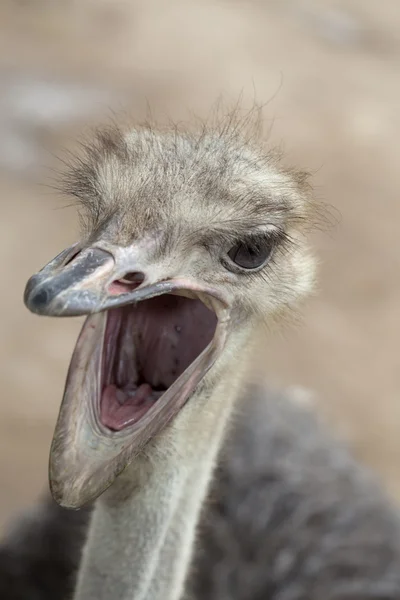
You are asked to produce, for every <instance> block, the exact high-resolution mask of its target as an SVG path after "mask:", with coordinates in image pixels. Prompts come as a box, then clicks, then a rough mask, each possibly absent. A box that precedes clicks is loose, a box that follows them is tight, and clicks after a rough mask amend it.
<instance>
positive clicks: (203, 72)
mask: <svg viewBox="0 0 400 600" xmlns="http://www.w3.org/2000/svg"><path fill="white" fill-rule="evenodd" d="M221 95H222V96H223V98H224V99H225V100H226V101H227V102H229V101H233V102H235V101H236V100H237V99H238V98H239V96H240V95H241V98H242V104H243V105H244V106H246V104H247V105H249V106H250V105H251V104H252V102H253V100H254V98H256V100H258V101H259V102H260V103H266V106H265V108H264V118H265V132H266V135H267V134H268V137H269V141H270V143H271V144H279V145H282V146H283V148H284V150H285V154H286V159H285V160H286V161H287V162H288V163H289V164H296V165H298V166H301V167H304V168H306V169H308V170H310V171H312V172H313V174H314V176H313V181H314V186H315V190H316V195H317V197H318V198H320V199H321V200H324V201H325V202H327V203H330V204H332V205H333V206H335V207H336V208H337V209H338V211H339V212H340V214H341V223H340V225H339V226H338V227H336V228H335V229H334V230H331V231H329V232H321V233H319V234H317V235H315V236H314V245H315V246H316V248H317V251H318V253H319V256H320V258H321V268H320V290H319V293H318V295H317V296H316V297H315V298H313V299H312V300H311V301H310V302H309V304H308V306H307V309H306V311H305V317H304V320H303V324H302V325H301V326H300V327H298V328H297V329H296V330H294V331H287V332H285V333H284V334H280V335H275V336H272V337H271V338H270V339H269V340H267V341H262V342H261V343H262V346H263V352H262V353H261V354H260V353H259V354H258V357H259V358H258V362H257V363H255V368H257V369H258V370H259V371H260V372H261V373H262V374H264V375H265V376H267V377H268V378H269V380H270V381H271V382H272V383H275V384H277V385H296V386H299V388H300V389H302V388H306V389H310V390H311V391H312V393H313V395H314V397H315V398H316V406H317V409H318V410H321V411H322V412H323V413H324V415H325V416H326V417H327V418H328V419H329V420H330V422H331V423H332V426H333V427H335V428H336V429H337V430H338V432H339V433H340V435H342V436H343V437H345V439H347V440H348V441H349V442H350V444H351V445H352V447H353V448H354V451H355V452H356V453H357V455H358V456H359V457H360V458H361V459H362V460H363V461H365V462H366V463H367V464H369V465H371V466H372V467H373V468H374V469H376V471H377V472H378V473H380V475H381V476H382V480H383V482H384V484H385V485H386V486H387V488H388V490H389V491H390V493H391V494H392V495H393V496H394V497H395V498H397V499H398V500H400V469H399V465H400V435H399V432H400V353H399V338H400V318H399V317H400V308H399V306H400V277H399V267H400V235H399V226H400V200H399V190H400V168H399V158H400V141H399V137H400V110H399V106H400V6H399V3H398V0H381V1H380V2H375V1H374V0H342V1H339V0H336V1H335V0H246V1H245V0H242V1H240V0H197V1H196V0H168V1H167V2H166V1H164V2H163V1H162V0H141V1H139V0H126V1H125V2H122V1H121V2H120V1H118V0H92V1H90V0H76V1H74V0H51V1H50V0H48V1H46V0H29V1H28V0H2V2H1V3H0V214H1V218H0V248H1V252H0V264H1V270H2V274H1V280H2V287H1V289H2V293H1V294H0V303H1V306H0V310H1V315H2V316H1V320H0V336H1V344H0V371H1V373H0V380H1V388H0V389H1V394H0V526H1V525H2V524H4V522H5V521H6V520H7V519H8V518H9V517H10V515H11V514H13V513H14V512H15V511H16V510H18V509H19V508H22V507H24V506H26V505H28V504H29V503H31V502H32V500H33V499H34V498H35V497H36V496H37V495H38V493H40V492H41V491H42V490H43V489H44V487H45V486H46V485H47V472H46V471H47V458H48V451H49V445H50V440H51V436H52V432H53V427H54V422H55V418H56V415H57V412H58V407H59V404H60V400H61V395H62V390H63V385H64V379H65V375H66V371H67V367H68V362H69V357H70V354H71V352H72V348H73V346H74V344H75V341H76V336H77V333H78V331H79V328H80V324H81V322H80V320H79V319H77V320H69V319H67V320H56V319H55V320H50V319H45V318H42V319H40V318H38V317H35V316H33V315H31V314H30V313H28V311H27V310H26V309H25V308H24V306H23V303H22V294H23V289H24V286H25V282H26V280H27V278H28V277H29V276H30V275H31V274H32V273H33V272H35V271H37V270H38V269H39V268H40V267H41V266H43V265H44V264H45V263H46V262H47V261H48V260H50V258H52V257H53V256H54V255H55V254H57V253H58V252H59V251H60V250H61V249H63V248H64V247H65V246H66V245H69V244H71V243H72V242H73V241H75V240H76V237H77V231H78V230H77V221H76V215H75V211H74V208H73V207H72V208H71V207H69V208H68V207H66V205H68V204H70V202H69V201H68V199H66V198H59V197H57V195H56V194H55V193H53V192H52V190H51V189H50V188H49V187H46V184H48V183H51V181H50V180H51V178H52V174H51V168H52V167H53V166H54V164H55V161H54V157H53V155H54V154H56V155H60V156H62V155H63V150H62V149H63V147H64V146H67V147H70V145H71V144H73V140H74V139H75V138H76V136H77V135H80V134H82V133H85V132H87V130H88V127H89V126H91V125H94V124H98V123H101V122H102V121H107V120H108V119H109V118H110V115H111V114H112V112H114V111H115V112H116V113H118V112H122V114H124V115H128V114H129V116H130V119H131V120H132V121H135V119H140V118H142V117H143V116H144V115H145V113H146V110H147V106H148V105H150V106H151V108H152V111H153V112H154V114H160V115H166V114H168V115H172V116H173V117H174V118H175V119H181V118H188V116H190V115H189V111H195V112H196V113H197V114H198V115H207V114H208V113H209V111H210V108H211V107H212V105H213V104H214V103H215V101H216V100H217V99H218V97H220V96H221ZM39 182H40V184H41V185H39ZM43 184H44V185H43Z"/></svg>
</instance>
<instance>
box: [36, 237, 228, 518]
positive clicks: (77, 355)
mask: <svg viewBox="0 0 400 600" xmlns="http://www.w3.org/2000/svg"><path fill="white" fill-rule="evenodd" d="M126 256H127V253H126V250H125V249H123V250H121V249H118V248H111V249H107V250H106V249H104V248H97V247H90V248H87V249H84V250H81V251H78V252H77V248H76V246H72V247H71V248H69V249H67V250H65V251H64V252H62V253H61V254H60V255H58V256H57V257H56V258H55V259H53V260H52V261H51V262H50V263H48V265H46V266H45V267H44V268H43V269H42V270H41V271H39V273H37V274H36V275H33V276H32V277H31V278H30V280H29V281H28V284H27V286H26V290H25V303H26V305H27V307H28V308H29V309H30V310H31V311H32V312H35V313H37V314H40V315H48V316H76V315H84V314H86V315H89V316H88V317H87V318H86V321H85V323H84V325H83V327H82V330H81V333H80V335H79V338H78V341H77V344H76V346H75V350H74V352H73V355H72V359H71V363H70V367H69V371H68V376H67V381H66V385H65V391H64V396H63V401H62V404H61V408H60V413H59V416H58V421H57V425H56V428H55V432H54V437H53V442H52V447H51V452H50V465H49V477H50V487H51V490H52V493H53V496H54V498H55V500H56V501H57V502H59V504H61V505H62V506H65V507H69V508H80V507H81V506H83V505H84V504H86V503H88V502H90V501H92V500H94V499H96V498H97V497H98V496H99V495H100V494H101V493H102V492H103V491H105V490H106V489H107V487H109V486H110V485H111V484H112V483H113V481H114V480H115V478H116V477H117V476H118V475H119V474H120V473H121V472H122V471H123V470H124V469H125V468H126V467H127V465H128V464H129V463H130V462H131V461H132V460H133V459H134V458H135V456H137V455H138V454H139V453H140V452H141V450H143V448H144V447H145V446H146V444H148V443H151V442H152V441H153V440H154V439H155V438H156V437H157V436H158V435H159V434H160V433H161V432H162V431H163V429H164V428H165V427H166V425H168V423H170V422H171V421H172V420H173V418H174V417H175V416H176V415H177V414H178V412H179V411H180V410H181V408H182V407H183V406H184V405H185V404H186V402H187V401H188V400H189V399H190V398H191V396H193V394H194V392H195V391H196V389H197V387H198V385H199V383H200V382H202V385H206V380H204V381H203V379H204V377H205V375H206V374H207V372H208V371H209V369H210V368H211V367H212V366H213V365H214V363H215V361H216V360H217V359H218V357H219V355H220V354H221V352H222V349H223V347H224V345H225V340H226V337H227V331H228V326H229V323H230V305H229V302H228V300H227V299H226V298H225V297H224V296H223V295H221V293H220V292H219V291H217V290H216V289H214V288H211V287H208V286H206V285H203V284H198V283H197V282H195V281H193V280H190V279H183V278H182V279H169V280H163V281H159V282H157V283H153V284H150V285H149V284H146V282H145V277H144V276H143V275H141V274H140V273H139V272H136V273H134V272H132V269H129V264H130V263H129V260H132V261H133V259H129V257H128V259H129V260H128V263H127V262H126V261H127V258H126ZM121 271H122V272H125V273H128V275H130V276H132V277H133V280H134V281H135V284H134V285H133V286H132V285H128V286H124V285H121V284H120V279H119V278H118V276H117V277H116V275H117V274H118V273H121ZM119 277H120V276H119ZM124 279H125V278H124ZM137 280H139V283H137ZM193 401H195V398H193Z"/></svg>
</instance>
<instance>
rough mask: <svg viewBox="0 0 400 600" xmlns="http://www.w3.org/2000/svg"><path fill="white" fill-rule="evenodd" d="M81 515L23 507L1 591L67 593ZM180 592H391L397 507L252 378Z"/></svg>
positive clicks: (306, 418) (42, 596)
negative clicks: (253, 385)
mask: <svg viewBox="0 0 400 600" xmlns="http://www.w3.org/2000/svg"><path fill="white" fill-rule="evenodd" d="M88 517H89V514H88V512H81V511H80V512H70V511H64V510H63V509H60V508H58V507H56V506H55V505H54V504H53V503H52V502H51V501H46V503H45V504H44V505H43V506H41V507H39V509H37V510H34V511H32V512H31V513H30V514H29V515H27V516H26V517H25V518H24V519H23V521H22V522H20V523H19V525H18V526H17V528H16V529H14V530H13V531H12V533H11V534H9V536H8V537H7V539H6V540H5V541H4V542H3V545H2V547H1V549H0V598H2V599H3V598H4V600H28V599H29V600H54V599H55V598H57V600H64V599H65V600H68V599H69V597H70V592H71V582H72V580H73V576H74V572H75V571H76V569H77V567H78V563H79V556H80V546H81V545H82V543H83V539H84V531H85V529H86V527H87V523H88ZM189 591H190V593H189ZM188 597H189V598H192V599H193V600H266V599H268V600H367V599H368V600H399V598H400V516H399V514H398V511H397V510H396V509H395V508H394V507H393V506H391V504H390V502H389V501H388V500H387V498H386V497H385V495H384V494H383V493H382V491H381V490H380V489H379V485H378V483H377V481H375V480H374V478H373V476H372V475H371V474H370V473H369V472H368V470H367V469H365V468H364V467H362V466H360V464H358V463H357V462H356V461H355V460H354V459H353V458H352V456H351V455H350V453H349V452H348V450H347V449H346V448H345V447H344V446H343V444H341V443H339V442H338V441H337V440H335V439H334V438H333V437H332V435H331V434H330V432H329V431H327V430H326V428H325V427H324V426H323V425H322V424H321V423H320V422H319V421H318V420H317V419H316V418H315V416H314V415H313V414H312V413H311V412H309V411H308V410H306V409H304V408H303V407H301V406H299V405H297V404H296V401H295V400H294V401H293V399H292V398H291V397H290V396H288V395H287V394H284V393H275V392H271V391H265V390H260V389H255V388H253V389H252V390H251V391H249V392H248V394H246V396H245V398H244V401H243V404H242V409H241V414H238V418H237V421H236V424H235V425H234V427H233V428H232V430H231V433H230V434H229V436H228V439H227V440H226V442H225V445H224V447H223V449H222V451H221V453H220V458H219V463H218V468H217V471H216V473H215V477H214V483H213V485H212V488H211V491H210V493H209V496H208V500H207V502H206V503H205V505H204V509H203V517H202V519H201V522H200V525H199V531H198V539H197V544H196V553H195V557H194V560H193V565H192V568H191V571H190V575H189V581H188Z"/></svg>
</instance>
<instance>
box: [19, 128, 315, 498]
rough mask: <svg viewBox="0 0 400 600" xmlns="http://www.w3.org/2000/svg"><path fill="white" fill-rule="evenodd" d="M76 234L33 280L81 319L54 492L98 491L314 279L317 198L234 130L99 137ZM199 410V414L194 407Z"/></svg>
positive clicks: (73, 185) (47, 308)
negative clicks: (310, 230) (311, 236)
mask: <svg viewBox="0 0 400 600" xmlns="http://www.w3.org/2000/svg"><path fill="white" fill-rule="evenodd" d="M65 182H66V187H67V191H68V192H69V193H71V194H73V195H74V196H76V197H77V198H78V199H79V201H80V203H81V205H82V207H83V213H84V219H83V223H84V227H83V234H82V239H81V241H80V242H78V243H77V244H74V245H73V246H72V247H71V248H68V249H66V250H64V251H63V252H62V253H61V254H60V255H58V256H57V257H56V258H55V259H54V260H52V261H51V262H50V263H49V264H48V265H47V266H46V267H44V268H43V269H42V270H41V271H40V272H39V273H38V274H36V275H34V276H33V277H32V278H31V279H30V280H29V282H28V284H27V288H26V292H25V302H26V305H27V306H28V308H29V309H30V310H31V311H33V312H35V313H38V314H41V315H50V316H73V315H88V317H87V319H86V322H85V324H84V326H83V328H82V331H81V334H80V337H79V339H78V342H77V345H76V348H75V351H74V354H73V356H72V360H71V364H70V368H69V373H68V378H67V383H66V388H65V394H64V399H63V403H62V406H61V411H60V415H59V419H58V423H57V427H56V432H55V435H54V440H53V446H52V452H51V459H50V479H51V485H52V491H53V494H54V496H55V498H56V499H57V500H58V501H59V502H60V503H61V504H63V505H65V506H69V507H75V508H76V507H79V506H81V505H83V504H85V503H86V502H88V501H90V500H92V499H94V498H96V497H97V496H99V495H100V494H101V493H102V492H103V491H104V490H105V489H106V488H107V487H108V486H109V485H110V484H111V483H112V482H113V481H114V479H115V478H116V476H117V475H118V474H119V473H121V471H122V470H123V469H124V468H125V467H126V466H127V464H128V463H130V462H131V461H132V460H133V459H134V458H135V457H136V456H138V454H140V452H141V451H143V450H144V448H145V447H146V446H147V445H148V444H150V443H152V440H154V438H156V437H160V436H162V435H163V433H164V430H166V429H168V427H169V426H170V424H171V422H173V419H174V418H175V417H176V415H177V414H178V413H179V412H180V411H185V407H186V406H188V405H192V404H193V403H196V402H197V400H198V398H199V396H200V395H201V396H202V398H204V397H205V398H208V399H209V402H212V397H211V396H212V394H211V390H212V388H213V386H215V384H216V382H217V381H218V380H219V379H221V377H222V376H223V375H224V373H227V371H228V368H229V366H230V365H232V360H233V357H236V358H238V357H239V358H240V356H241V355H243V354H244V352H245V350H246V347H247V346H248V343H249V340H250V338H251V335H252V333H254V332H255V330H257V328H259V327H260V326H261V325H262V324H263V323H264V322H265V321H267V320H269V319H274V318H275V317H276V315H279V314H280V313H282V311H283V310H285V309H286V308H290V307H292V306H293V305H294V304H295V303H296V302H297V300H298V299H299V298H300V297H302V296H304V295H305V294H306V293H307V292H308V291H309V290H310V288H311V286H312V282H313V275H314V263H313V260H312V258H311V257H310V254H309V251H308V247H307V242H306V239H305V236H304V232H305V230H306V227H307V225H308V223H309V217H310V210H311V207H312V203H311V200H310V195H309V190H308V187H307V184H306V183H305V178H304V176H303V175H302V174H301V173H296V172H293V171H286V170H285V169H283V168H282V167H280V166H279V163H278V160H277V159H276V157H274V155H272V154H271V153H268V152H265V151H264V150H263V149H262V147H258V146H257V145H253V144H252V143H251V142H249V141H248V140H245V139H244V138H243V137H242V136H241V134H240V130H238V129H237V128H230V127H223V128H221V129H220V130H217V131H207V130H206V129H203V130H202V131H201V132H200V133H198V134H196V133H182V132H178V131H177V130H176V129H173V130H171V131H163V132H157V131H155V130H153V129H151V128H141V129H137V130H135V131H132V132H129V133H127V134H124V133H122V132H121V131H119V130H117V129H115V130H112V131H108V132H105V133H104V132H103V133H100V134H98V135H97V136H96V137H95V139H94V141H93V144H90V145H88V146H87V148H86V152H85V154H84V156H82V157H81V158H80V159H79V160H78V161H77V163H76V165H75V166H74V167H73V168H72V170H71V171H70V172H69V174H68V175H67V177H66V179H65ZM198 410H205V407H204V403H198Z"/></svg>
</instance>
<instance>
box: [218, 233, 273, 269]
mask: <svg viewBox="0 0 400 600" xmlns="http://www.w3.org/2000/svg"><path fill="white" fill-rule="evenodd" d="M273 248H274V242H273V240H272V239H271V240H269V239H262V240H257V241H256V240H252V241H249V240H248V241H245V242H238V243H237V244H235V245H234V246H233V247H232V248H231V249H230V250H229V252H228V256H229V258H230V259H231V261H232V262H234V263H235V265H237V266H238V267H241V268H242V269H248V270H250V269H257V268H259V267H262V266H263V265H265V263H266V262H267V260H268V259H269V257H270V256H271V254H272V251H273Z"/></svg>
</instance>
